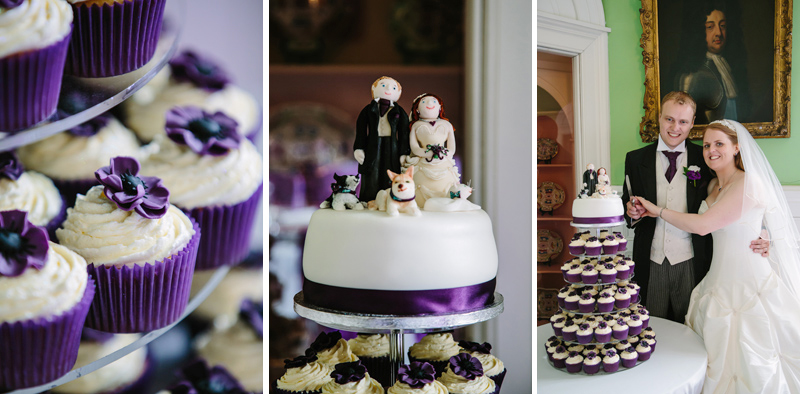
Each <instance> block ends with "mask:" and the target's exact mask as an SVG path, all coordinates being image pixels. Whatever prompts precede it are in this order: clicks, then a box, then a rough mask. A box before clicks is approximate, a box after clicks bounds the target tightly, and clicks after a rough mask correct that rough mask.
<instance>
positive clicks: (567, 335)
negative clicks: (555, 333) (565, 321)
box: [561, 330, 578, 342]
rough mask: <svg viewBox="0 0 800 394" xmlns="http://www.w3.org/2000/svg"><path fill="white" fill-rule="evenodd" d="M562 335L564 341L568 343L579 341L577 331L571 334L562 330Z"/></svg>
mask: <svg viewBox="0 0 800 394" xmlns="http://www.w3.org/2000/svg"><path fill="white" fill-rule="evenodd" d="M561 335H562V337H563V338H564V340H565V341H568V342H575V341H577V340H578V334H577V333H576V332H575V331H572V332H569V331H564V330H562V331H561Z"/></svg>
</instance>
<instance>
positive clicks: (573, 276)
mask: <svg viewBox="0 0 800 394" xmlns="http://www.w3.org/2000/svg"><path fill="white" fill-rule="evenodd" d="M582 273H583V268H581V265H580V264H572V265H570V266H569V270H567V273H566V275H565V276H564V280H566V281H567V282H571V283H580V281H581V274H582Z"/></svg>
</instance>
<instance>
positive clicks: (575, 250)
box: [567, 246, 586, 256]
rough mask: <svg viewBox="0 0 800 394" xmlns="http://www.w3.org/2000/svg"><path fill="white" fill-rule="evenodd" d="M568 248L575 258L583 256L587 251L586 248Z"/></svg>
mask: <svg viewBox="0 0 800 394" xmlns="http://www.w3.org/2000/svg"><path fill="white" fill-rule="evenodd" d="M567 248H568V249H569V254H571V255H573V256H579V255H582V254H583V253H584V252H585V250H586V247H585V246H567Z"/></svg>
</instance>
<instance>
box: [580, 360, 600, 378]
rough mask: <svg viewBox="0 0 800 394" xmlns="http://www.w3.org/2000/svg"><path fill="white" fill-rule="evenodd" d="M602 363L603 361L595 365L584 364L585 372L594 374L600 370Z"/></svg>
mask: <svg viewBox="0 0 800 394" xmlns="http://www.w3.org/2000/svg"><path fill="white" fill-rule="evenodd" d="M600 364H602V363H597V364H595V365H586V364H583V372H585V373H587V374H589V375H594V374H596V373H598V372H600Z"/></svg>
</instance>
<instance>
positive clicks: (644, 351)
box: [636, 341, 653, 361]
mask: <svg viewBox="0 0 800 394" xmlns="http://www.w3.org/2000/svg"><path fill="white" fill-rule="evenodd" d="M652 352H653V350H652V349H651V348H650V344H648V343H647V342H645V341H639V343H638V344H637V345H636V353H639V361H647V360H649V359H650V355H651V354H652Z"/></svg>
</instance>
